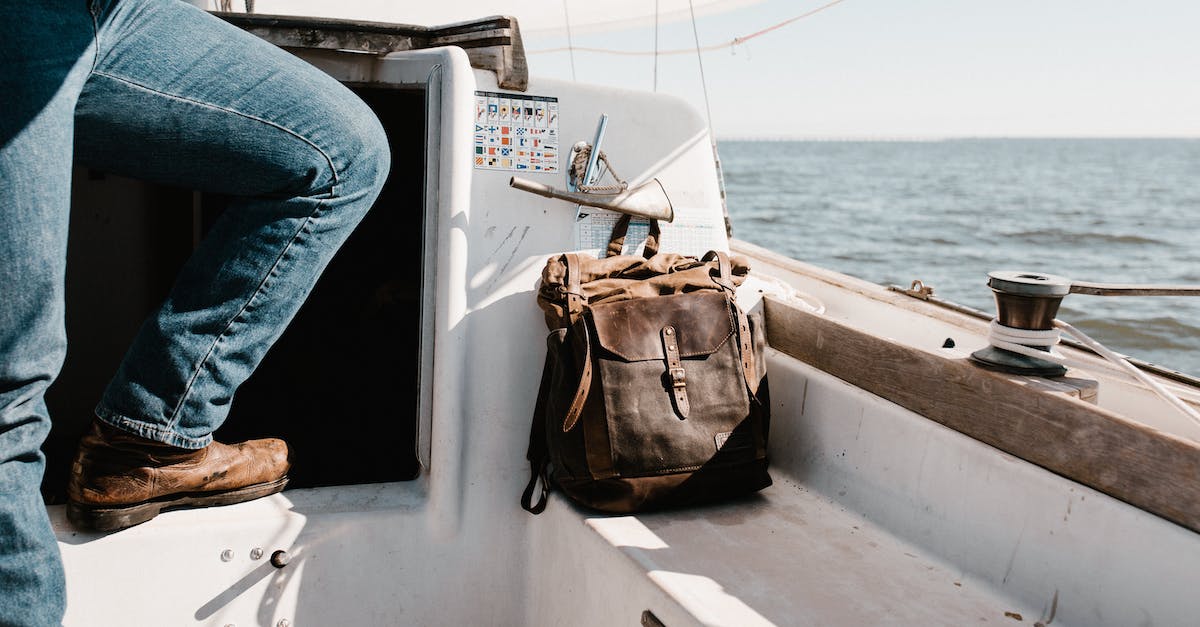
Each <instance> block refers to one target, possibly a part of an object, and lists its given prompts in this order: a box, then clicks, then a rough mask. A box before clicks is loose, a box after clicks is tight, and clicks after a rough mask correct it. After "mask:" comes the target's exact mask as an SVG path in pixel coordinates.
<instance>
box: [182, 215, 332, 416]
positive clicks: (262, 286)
mask: <svg viewBox="0 0 1200 627" xmlns="http://www.w3.org/2000/svg"><path fill="white" fill-rule="evenodd" d="M324 208H325V203H324V201H317V207H316V209H314V210H313V212H312V213H311V214H309V215H308V217H306V218H305V219H304V224H302V225H300V228H299V229H296V232H295V233H293V234H292V237H291V238H290V239H289V240H288V243H287V246H284V247H283V250H282V251H280V253H279V256H278V257H276V258H275V261H274V263H272V264H271V269H270V270H268V271H267V273H266V275H265V276H263V278H262V281H260V282H259V284H258V287H257V288H256V289H255V290H254V293H253V294H251V295H250V298H248V299H246V302H245V303H243V304H242V306H241V307H240V308H239V309H238V312H237V313H236V314H234V316H233V317H232V318H230V319H229V322H228V323H227V324H226V325H225V328H223V329H221V332H220V333H218V334H217V337H216V338H214V339H213V342H212V344H211V345H210V346H209V347H208V350H207V351H205V353H204V357H201V358H200V361H198V362H196V367H195V369H194V370H193V371H192V376H190V377H188V381H187V385H185V386H184V388H183V393H182V394H181V395H180V396H179V401H178V402H177V403H175V407H174V408H172V409H171V413H170V414H169V415H168V416H166V418H167V426H168V428H170V429H174V428H175V425H177V424H179V418H180V416H179V413H180V410H181V409H182V408H183V406H184V404H185V403H186V402H187V399H188V397H189V396H190V395H191V393H192V389H193V388H194V387H195V384H196V379H198V378H199V377H200V373H201V372H202V371H203V370H204V367H205V365H206V364H207V363H208V361H209V359H210V358H211V357H212V355H213V353H214V352H216V350H217V347H218V346H219V345H220V344H221V340H223V339H225V336H226V335H228V334H229V330H230V329H231V328H233V325H234V324H235V323H237V322H238V321H239V320H241V318H242V316H243V315H244V314H245V313H246V309H247V308H249V307H250V305H251V304H252V303H253V302H254V301H255V300H256V299H257V298H258V297H259V296H260V295H261V294H262V293H263V292H265V291H266V288H267V284H268V283H270V281H271V279H272V278H273V277H274V276H275V275H276V274H277V271H278V269H279V264H280V263H282V262H283V260H284V258H285V257H287V254H288V252H289V251H291V249H292V246H293V245H295V243H296V240H298V239H299V238H300V236H301V235H302V234H304V233H306V232H309V230H310V227H311V226H312V223H313V220H315V219H316V217H317V214H319V213H321V210H323V209H324Z"/></svg>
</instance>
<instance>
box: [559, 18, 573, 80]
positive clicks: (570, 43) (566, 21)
mask: <svg viewBox="0 0 1200 627" xmlns="http://www.w3.org/2000/svg"><path fill="white" fill-rule="evenodd" d="M563 24H564V25H566V27H567V51H568V52H570V53H571V80H575V42H573V41H572V40H571V14H570V13H568V12H567V0H563ZM559 50H562V48H559Z"/></svg>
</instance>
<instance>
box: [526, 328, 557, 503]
mask: <svg viewBox="0 0 1200 627" xmlns="http://www.w3.org/2000/svg"><path fill="white" fill-rule="evenodd" d="M550 357H551V355H550V351H546V361H545V364H543V366H542V382H541V383H540V384H539V385H538V395H537V403H536V404H534V406H533V420H532V421H531V423H530V425H529V448H527V449H525V459H527V460H529V483H528V484H526V485H525V491H524V492H522V493H521V507H523V508H524V509H525V511H527V512H529V513H530V514H540V513H542V510H544V509H546V501H547V500H549V498H550V477H549V475H548V474H547V472H546V470H547V468H548V467H549V466H550V449H549V445H548V444H547V443H546V399H547V398H548V397H549V395H550V385H551V381H550V379H551V371H552V369H553V366H554V364H553V363H552V361H551V358H550ZM539 480H540V481H541V482H542V491H541V494H539V495H538V500H537V503H534V502H533V491H534V490H535V489H536V488H537V484H538V481H539Z"/></svg>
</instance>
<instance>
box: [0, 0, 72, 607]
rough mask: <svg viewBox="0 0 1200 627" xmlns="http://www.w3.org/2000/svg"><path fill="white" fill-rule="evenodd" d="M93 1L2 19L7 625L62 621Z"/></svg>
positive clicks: (1, 511)
mask: <svg viewBox="0 0 1200 627" xmlns="http://www.w3.org/2000/svg"><path fill="white" fill-rule="evenodd" d="M93 44H94V31H93V23H92V16H91V14H90V13H89V12H88V7H87V4H86V3H84V2H53V1H49V0H48V1H46V2H28V3H26V2H22V3H13V4H11V6H10V5H9V4H6V5H5V10H4V14H3V16H2V19H0V97H2V98H3V102H4V104H3V105H2V106H0V624H3V625H14V624H16V625H57V624H59V622H60V621H61V620H62V615H63V609H64V603H65V601H64V580H63V572H62V564H61V561H60V558H59V551H58V545H57V543H56V542H55V540H54V533H53V532H52V531H51V529H50V521H49V519H48V518H47V517H46V507H45V505H44V504H43V503H42V496H41V493H40V491H39V489H38V488H39V486H40V485H41V482H42V471H43V467H44V459H43V457H42V453H41V450H40V448H41V444H42V441H43V440H44V439H45V437H46V433H47V432H48V431H49V430H50V422H49V420H50V419H49V416H48V414H47V411H46V404H45V402H44V400H43V395H44V393H45V391H46V388H47V387H49V386H50V383H51V382H52V381H53V380H54V378H55V377H56V376H58V372H59V369H60V368H61V367H62V361H63V357H64V355H65V352H66V346H67V343H66V333H65V331H64V325H63V278H64V272H65V266H66V243H67V216H68V207H69V204H70V183H71V134H72V119H73V113H72V112H73V110H74V108H75V100H76V98H77V97H78V95H79V91H80V89H81V88H82V85H83V81H84V79H85V78H86V76H87V72H88V70H89V69H90V68H91V63H92V61H93V59H94V54H93V50H94V47H93Z"/></svg>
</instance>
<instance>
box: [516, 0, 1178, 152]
mask: <svg viewBox="0 0 1200 627" xmlns="http://www.w3.org/2000/svg"><path fill="white" fill-rule="evenodd" d="M646 1H647V2H651V1H652V0H646ZM826 2H828V0H786V1H785V0H768V1H767V2H764V3H763V4H760V5H756V6H753V7H750V8H746V9H742V10H739V11H737V12H734V13H727V14H722V15H718V16H710V17H702V18H700V19H699V20H698V21H697V28H698V30H699V34H700V42H701V45H708V44H713V43H718V42H721V41H727V40H730V39H732V38H734V37H737V36H743V35H746V34H749V33H752V32H754V31H757V30H759V29H761V28H764V27H766V26H769V25H771V24H774V23H776V22H780V21H782V20H785V19H788V18H790V17H794V16H796V15H798V14H800V13H803V12H805V11H807V10H810V9H813V8H816V7H819V6H821V5H822V4H825V3H826ZM653 37H654V33H653V29H651V28H644V29H635V30H630V31H625V32H618V33H612V32H609V33H590V34H576V35H575V37H574V43H575V45H576V46H592V47H605V48H617V49H623V50H651V49H653V45H654V39H653ZM525 45H526V49H527V50H529V51H530V52H531V53H532V52H534V51H536V50H538V49H546V48H553V47H557V46H562V45H565V37H563V36H561V35H536V34H533V33H531V34H529V35H527V36H526V41H525ZM692 45H693V39H692V27H691V23H690V22H682V23H674V24H670V25H666V26H662V27H660V31H659V47H660V49H671V48H683V47H689V48H690V47H691V46H692ZM529 64H530V72H531V73H532V74H534V75H537V76H544V77H554V78H570V76H571V68H570V63H569V58H568V55H567V54H566V53H551V54H530V55H529ZM704 70H705V73H706V75H707V78H708V90H709V96H710V99H711V102H712V114H713V127H714V129H715V131H716V134H717V136H718V137H722V138H730V137H759V138H773V137H864V138H875V137H905V138H908V137H921V138H925V137H928V138H935V137H963V136H969V137H993V136H1006V137H1018V136H1019V137H1127V136H1136V137H1160V136H1167V137H1200V2H1196V1H1195V0H1138V1H1131V0H1123V1H1115V0H1092V1H1084V0H1006V1H1003V2H1001V1H997V0H992V1H980V0H910V1H908V2H899V1H896V0H892V1H885V0H844V1H843V2H842V3H841V4H838V5H836V6H833V7H831V8H829V9H827V10H825V11H823V12H821V13H818V14H816V15H814V16H812V17H809V18H806V19H804V20H801V21H799V22H796V23H795V24H792V25H790V26H787V27H785V28H784V29H781V30H778V31H775V32H774V33H770V34H768V35H765V36H763V37H760V38H757V39H754V40H752V41H750V42H747V43H746V44H743V45H740V46H738V47H737V48H736V49H735V50H734V51H733V52H730V51H729V50H728V49H726V50H722V51H717V52H710V53H706V54H705V55H704ZM575 71H576V75H577V77H578V80H581V81H586V82H590V83H600V84H611V85H623V86H627V87H633V88H640V89H651V88H652V87H653V58H652V57H640V56H639V57H625V56H612V55H604V54H596V53H588V52H576V53H575ZM658 81H659V90H660V91H664V92H668V93H672V94H676V95H679V96H682V97H684V98H686V99H688V100H689V101H691V102H692V103H694V104H695V105H696V106H697V107H698V108H700V109H701V110H703V106H704V103H703V97H702V95H701V88H700V80H699V72H698V70H697V64H696V57H695V55H694V54H689V55H679V56H671V57H662V58H660V59H659V64H658Z"/></svg>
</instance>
